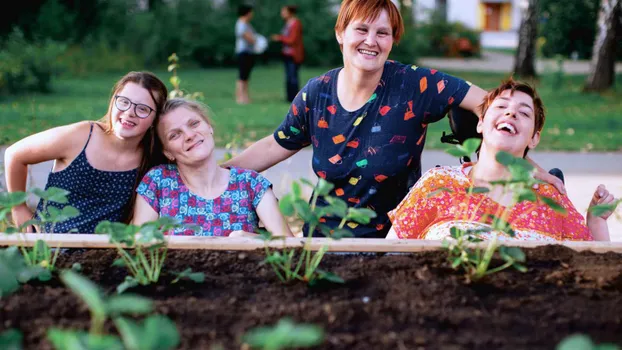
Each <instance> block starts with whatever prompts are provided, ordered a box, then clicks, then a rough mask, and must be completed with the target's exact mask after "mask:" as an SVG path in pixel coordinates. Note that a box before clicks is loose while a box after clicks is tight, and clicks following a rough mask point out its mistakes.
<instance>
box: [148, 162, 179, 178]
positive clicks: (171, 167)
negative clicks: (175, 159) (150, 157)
mask: <svg viewBox="0 0 622 350" xmlns="http://www.w3.org/2000/svg"><path fill="white" fill-rule="evenodd" d="M178 176H179V170H177V165H175V164H160V165H156V166H154V167H153V168H151V169H149V171H148V172H147V174H145V177H151V178H153V177H158V178H171V177H175V178H177V177H178Z"/></svg>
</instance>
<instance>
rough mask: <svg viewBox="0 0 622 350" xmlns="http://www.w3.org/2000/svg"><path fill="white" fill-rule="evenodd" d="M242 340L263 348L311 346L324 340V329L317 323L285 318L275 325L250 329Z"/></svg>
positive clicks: (279, 349) (266, 349)
mask: <svg viewBox="0 0 622 350" xmlns="http://www.w3.org/2000/svg"><path fill="white" fill-rule="evenodd" d="M242 341H243V342H244V343H246V344H248V345H250V346H251V348H253V349H262V350H281V349H297V348H309V347H313V346H318V345H321V344H322V342H324V331H323V330H322V328H320V327H319V326H316V325H312V324H295V323H294V322H292V320H291V319H289V318H284V319H281V320H279V322H278V323H277V324H276V325H275V326H272V327H258V328H255V329H252V330H250V331H249V332H248V333H246V334H245V335H244V336H243V337H242Z"/></svg>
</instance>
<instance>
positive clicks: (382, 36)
mask: <svg viewBox="0 0 622 350" xmlns="http://www.w3.org/2000/svg"><path fill="white" fill-rule="evenodd" d="M336 36H337V41H338V42H339V45H340V46H341V47H342V52H343V61H344V66H345V67H352V68H355V69H359V70H362V71H366V72H373V71H377V70H378V69H382V68H383V66H384V63H385V62H386V60H387V58H388V57H389V53H390V52H391V49H392V48H393V30H392V28H391V22H390V20H389V13H388V12H387V11H386V10H382V11H381V12H380V14H379V15H378V17H376V18H372V19H367V20H362V19H355V20H353V21H351V22H350V23H349V24H348V25H347V26H346V28H345V30H343V31H342V32H336Z"/></svg>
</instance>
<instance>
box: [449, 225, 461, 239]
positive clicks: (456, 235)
mask: <svg viewBox="0 0 622 350" xmlns="http://www.w3.org/2000/svg"><path fill="white" fill-rule="evenodd" d="M449 235H450V236H451V237H452V238H455V239H459V238H460V237H462V236H463V235H464V231H463V230H461V229H459V228H457V227H456V226H452V227H451V228H450V229H449Z"/></svg>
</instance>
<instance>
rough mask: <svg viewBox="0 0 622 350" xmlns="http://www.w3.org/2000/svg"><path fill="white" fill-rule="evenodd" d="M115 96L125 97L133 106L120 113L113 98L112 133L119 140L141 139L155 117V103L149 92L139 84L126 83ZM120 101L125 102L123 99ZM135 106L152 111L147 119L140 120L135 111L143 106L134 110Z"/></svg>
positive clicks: (111, 112)
mask: <svg viewBox="0 0 622 350" xmlns="http://www.w3.org/2000/svg"><path fill="white" fill-rule="evenodd" d="M115 95H116V96H120V97H125V98H126V99H128V100H129V101H131V102H132V103H133V104H132V105H130V108H129V109H128V110H126V111H122V110H120V109H119V108H117V105H116V103H115V99H114V97H113V100H112V101H111V104H112V106H111V109H110V121H111V124H112V130H113V133H114V134H115V135H116V136H117V137H118V138H121V139H133V138H142V137H143V136H144V135H145V133H146V132H147V130H149V127H150V126H151V125H152V124H153V121H154V119H155V117H156V103H155V101H154V100H153V98H152V97H151V94H150V93H149V90H147V89H146V88H144V87H142V86H141V85H139V84H136V83H133V82H128V83H127V84H125V85H124V86H123V88H122V89H121V90H119V91H118V92H117V93H116V94H115ZM122 100H124V101H125V99H122ZM136 104H139V105H146V106H148V107H150V108H151V110H152V111H151V113H150V114H149V116H148V117H147V118H144V119H142V118H139V117H138V116H137V115H136V109H141V107H142V108H144V106H141V107H138V108H136Z"/></svg>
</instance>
